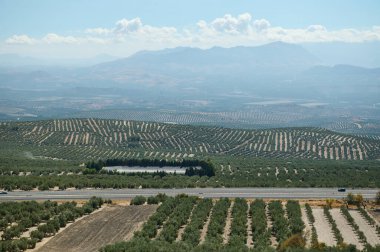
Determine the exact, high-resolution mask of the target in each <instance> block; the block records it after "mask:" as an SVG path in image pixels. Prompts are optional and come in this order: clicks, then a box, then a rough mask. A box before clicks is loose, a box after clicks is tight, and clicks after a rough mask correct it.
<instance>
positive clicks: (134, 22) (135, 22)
mask: <svg viewBox="0 0 380 252" xmlns="http://www.w3.org/2000/svg"><path fill="white" fill-rule="evenodd" d="M142 27H143V24H142V22H141V19H140V18H134V19H131V20H128V19H121V20H119V21H117V22H116V28H115V32H116V33H130V32H137V31H138V30H140V29H141V28H142Z"/></svg>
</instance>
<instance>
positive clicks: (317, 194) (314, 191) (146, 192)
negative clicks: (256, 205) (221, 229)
mask: <svg viewBox="0 0 380 252" xmlns="http://www.w3.org/2000/svg"><path fill="white" fill-rule="evenodd" d="M378 191H379V189H347V191H346V192H338V189H337V188H181V189H151V188H149V189H83V190H65V191H13V192H8V193H7V194H0V201H10V200H75V199H88V198H90V197H92V196H97V197H102V198H104V199H113V200H116V199H119V200H120V199H131V198H133V197H135V196H136V195H143V196H151V195H156V194H158V193H165V194H167V195H169V196H174V195H177V194H181V193H185V194H188V195H196V196H200V197H205V198H220V197H229V198H234V197H240V198H266V199H325V198H333V199H339V198H343V197H345V196H346V195H347V193H349V192H351V193H354V194H358V193H360V194H362V195H363V197H364V198H366V199H374V198H375V197H376V193H377V192H378Z"/></svg>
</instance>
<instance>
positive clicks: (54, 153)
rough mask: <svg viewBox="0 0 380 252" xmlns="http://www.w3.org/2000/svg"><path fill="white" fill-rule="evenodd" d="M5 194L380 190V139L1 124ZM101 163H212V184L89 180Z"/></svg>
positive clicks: (159, 126)
mask: <svg viewBox="0 0 380 252" xmlns="http://www.w3.org/2000/svg"><path fill="white" fill-rule="evenodd" d="M0 142H1V146H0V156H1V164H0V172H1V173H2V180H1V181H0V188H4V189H7V190H12V189H22V190H32V189H35V188H38V189H40V190H48V189H52V188H54V187H57V188H60V189H65V188H69V187H75V188H86V187H97V188H139V187H143V188H145V187H162V188H170V187H218V186H228V187H236V186H240V187H241V186H247V187H249V186H255V187H268V186H276V187H335V186H353V187H379V186H380V184H379V183H380V182H379V181H380V172H379V170H378V161H377V160H376V159H378V158H379V155H380V154H379V153H380V140H378V139H375V138H373V137H363V136H362V137H359V136H353V135H346V134H341V133H336V132H332V131H329V130H326V129H322V128H278V129H262V130H247V129H228V128H221V127H206V126H191V125H175V124H165V123H156V122H139V121H123V120H101V119H67V120H66V119H65V120H58V119H57V120H47V121H30V122H2V123H1V124H0ZM99 159H149V160H154V159H156V160H173V161H175V160H177V161H178V160H179V161H180V160H210V161H211V162H212V163H213V164H214V167H215V176H213V177H209V178H208V177H199V176H193V177H185V176H179V175H175V174H171V175H170V174H167V175H166V176H164V177H158V178H157V177H156V176H155V174H153V175H148V174H140V175H133V174H132V175H121V174H116V173H112V174H109V173H95V174H94V173H89V171H88V170H86V168H85V167H84V166H83V163H87V162H89V161H92V160H99Z"/></svg>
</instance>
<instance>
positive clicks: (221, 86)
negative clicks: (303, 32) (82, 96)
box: [0, 42, 380, 100]
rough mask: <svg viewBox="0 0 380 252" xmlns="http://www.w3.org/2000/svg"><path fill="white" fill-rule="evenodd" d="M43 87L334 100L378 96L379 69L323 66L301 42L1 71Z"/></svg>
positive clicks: (0, 83) (3, 81)
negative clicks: (235, 93) (185, 90)
mask: <svg viewBox="0 0 380 252" xmlns="http://www.w3.org/2000/svg"><path fill="white" fill-rule="evenodd" d="M1 57H3V58H4V55H3V56H0V62H1V59H2V58H1ZM7 57H8V58H12V57H11V56H9V55H8V56H7ZM16 58H17V57H16ZM100 58H102V57H100ZM103 59H108V60H110V59H112V57H111V58H110V57H108V56H105V57H103ZM18 60H20V59H18ZM45 86H46V87H50V88H51V87H101V88H107V87H117V88H131V87H138V88H141V89H144V88H149V89H150V91H152V87H159V88H160V89H164V90H170V91H173V92H174V93H175V95H176V94H179V93H178V92H182V90H183V89H185V88H186V89H189V88H190V89H191V88H193V89H194V90H201V91H202V92H206V93H207V92H219V93H228V92H231V91H232V90H238V91H242V92H252V93H256V94H258V95H268V94H271V95H277V96H278V95H283V96H290V97H295V98H300V97H302V98H305V97H309V98H311V97H314V96H316V97H319V98H324V97H328V98H329V99H332V98H333V99H338V100H339V99H353V97H355V96H356V97H362V98H363V97H367V95H369V97H372V98H373V99H377V97H378V96H379V93H380V68H372V69H370V68H363V67H357V66H352V65H336V66H323V60H321V59H320V58H319V55H314V54H312V53H310V52H309V50H307V49H305V48H304V47H303V46H301V45H295V44H288V43H283V42H274V43H270V44H266V45H262V46H257V47H242V46H240V47H232V48H221V47H213V48H210V49H199V48H189V47H178V48H172V49H164V50H159V51H142V52H138V53H136V54H134V55H132V56H130V57H127V58H122V59H116V60H111V61H108V62H104V63H100V64H95V65H93V66H87V67H76V68H70V69H59V68H58V69H51V68H46V67H43V66H42V67H40V68H38V71H36V69H34V70H33V71H29V70H25V69H24V70H23V68H22V67H19V68H17V67H14V68H13V69H12V70H3V71H1V70H0V87H12V88H15V87H17V88H30V87H34V88H35V87H38V88H43V87H45ZM153 91H154V90H153ZM153 91H152V92H153ZM157 92H158V91H157ZM159 92H161V91H159ZM176 92H177V93H176Z"/></svg>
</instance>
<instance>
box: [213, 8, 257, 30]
mask: <svg viewBox="0 0 380 252" xmlns="http://www.w3.org/2000/svg"><path fill="white" fill-rule="evenodd" d="M251 20H252V16H251V15H250V14H249V13H243V14H240V15H238V16H237V17H233V16H232V15H230V14H226V15H224V17H222V18H216V19H214V20H213V21H212V22H211V24H210V26H211V27H212V29H214V30H215V31H217V32H221V33H223V32H226V33H235V34H236V33H242V32H248V30H249V28H250V25H251Z"/></svg>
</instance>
